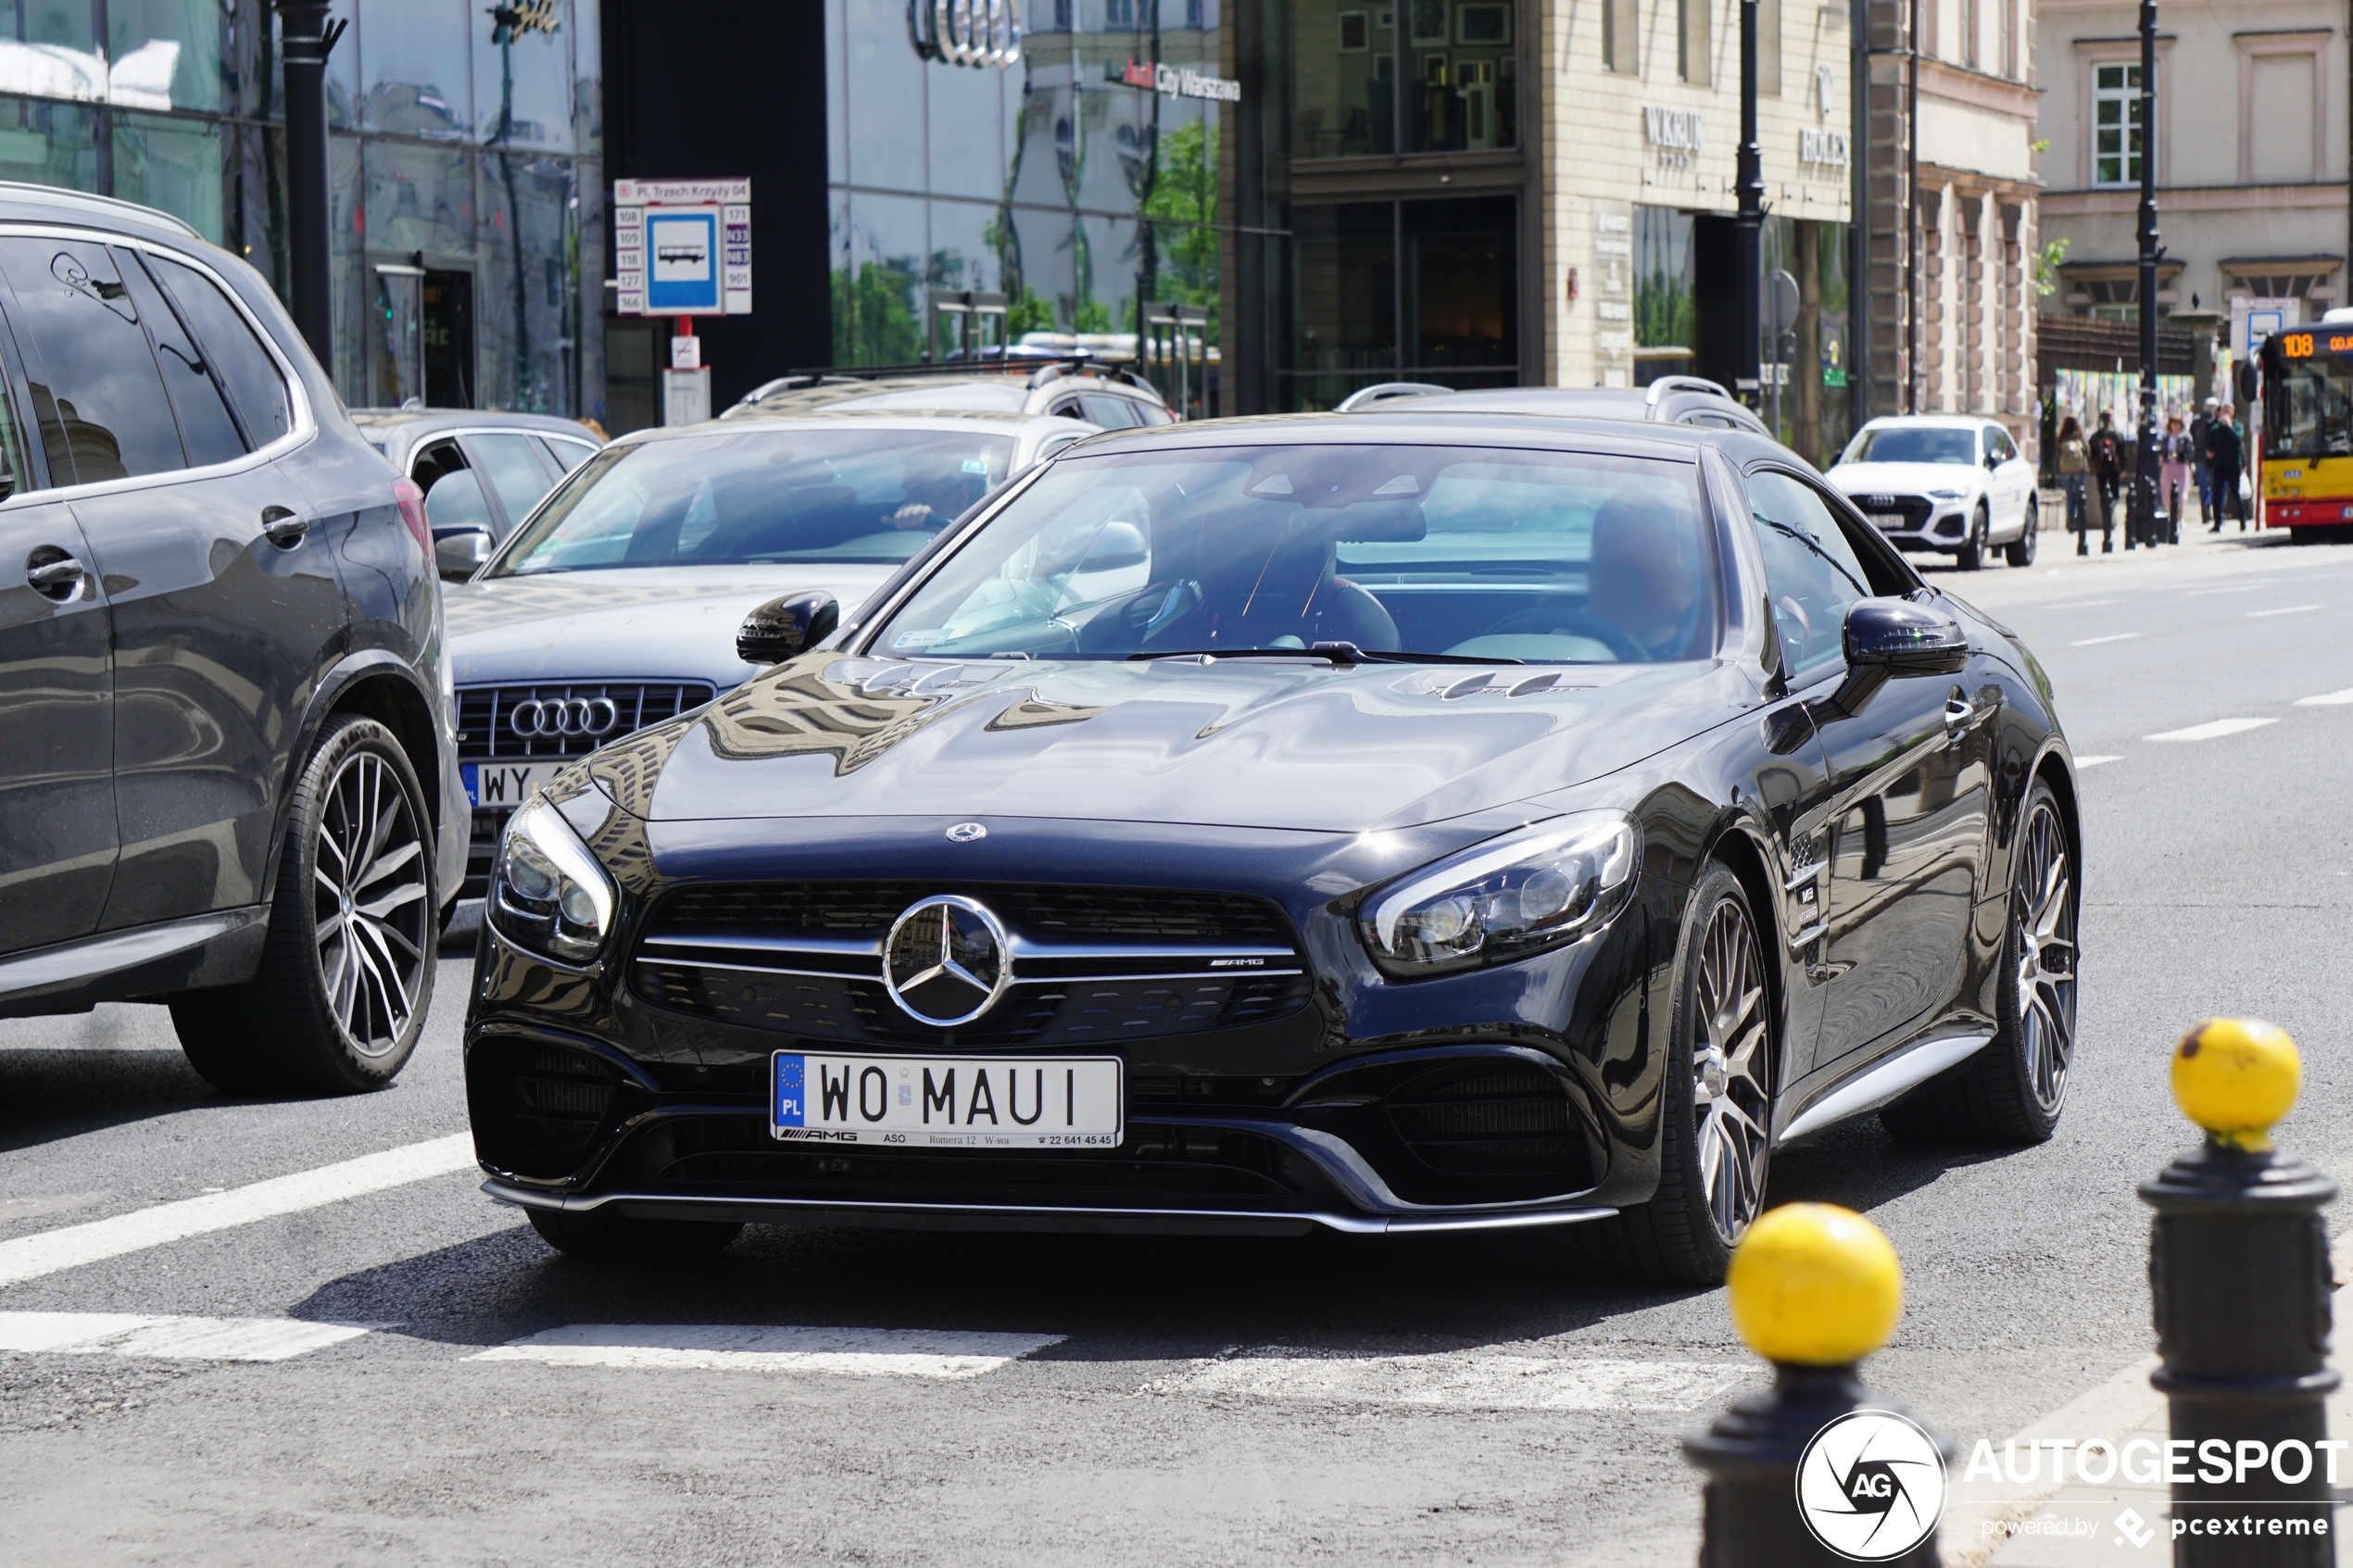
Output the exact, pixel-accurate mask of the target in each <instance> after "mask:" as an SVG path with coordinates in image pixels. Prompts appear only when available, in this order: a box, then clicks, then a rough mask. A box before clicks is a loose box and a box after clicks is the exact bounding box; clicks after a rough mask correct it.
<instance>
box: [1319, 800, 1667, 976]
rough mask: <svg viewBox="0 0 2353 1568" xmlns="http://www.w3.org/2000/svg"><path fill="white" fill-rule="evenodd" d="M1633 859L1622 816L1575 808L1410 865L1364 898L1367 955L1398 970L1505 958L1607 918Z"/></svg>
mask: <svg viewBox="0 0 2353 1568" xmlns="http://www.w3.org/2000/svg"><path fill="white" fill-rule="evenodd" d="M1641 860H1642V834H1641V833H1640V831H1639V830H1637V829H1636V827H1635V826H1634V822H1633V820H1632V819H1631V818H1629V817H1627V816H1625V815H1623V814H1622V813H1620V812H1617V811H1587V812H1580V813H1579V814H1577V815H1575V816H1570V817H1563V818H1559V819H1556V820H1554V821H1553V822H1539V823H1537V824H1536V825H1535V826H1533V827H1527V828H1521V829H1520V830H1519V831H1517V832H1516V833H1508V834H1504V835H1503V836H1501V837H1499V838H1493V839H1490V840H1489V841H1488V842H1486V843H1484V844H1481V845H1479V846H1478V847H1475V848H1471V849H1467V850H1465V851H1464V852H1463V853H1462V854H1459V855H1455V856H1452V857H1449V858H1448V859H1443V860H1440V861H1438V862H1436V863H1435V864H1432V865H1428V866H1425V867H1423V868H1422V869H1421V870H1420V871H1417V872H1411V873H1410V874H1408V875H1407V876H1406V877H1404V878H1403V880H1402V881H1399V882H1397V883H1395V884H1392V885H1390V887H1389V888H1387V889H1385V890H1384V891H1382V892H1380V893H1378V894H1376V895H1374V896H1373V897H1370V898H1368V899H1366V900H1365V904H1364V907H1363V908H1362V909H1360V910H1359V912H1358V914H1357V927H1358V929H1359V930H1360V931H1361V932H1362V933H1363V935H1364V938H1365V947H1368V948H1370V949H1371V950H1372V955H1373V960H1374V961H1375V962H1376V963H1378V965H1379V966H1380V967H1381V968H1382V969H1383V970H1385V971H1388V972H1390V973H1391V974H1394V975H1397V976H1398V977H1400V978H1411V977H1413V976H1416V975H1424V974H1442V973H1447V972H1452V971H1454V970H1462V969H1476V968H1478V967H1479V966H1480V965H1482V964H1492V963H1508V962H1510V961H1511V960H1514V959H1521V958H1526V957H1527V956H1528V955H1529V954H1530V953H1536V952H1541V951H1542V950H1543V949H1545V948H1547V947H1559V946H1560V945H1561V944H1563V943H1565V942H1573V941H1575V940H1576V939H1577V938H1578V937H1579V936H1582V935H1586V934H1587V933H1588V932H1591V931H1593V930H1596V929H1598V928H1599V927H1600V926H1602V925H1603V924H1604V923H1605V922H1608V920H1609V919H1610V917H1611V916H1613V915H1615V914H1617V911H1618V910H1619V909H1623V908H1625V907H1626V900H1627V898H1628V897H1629V895H1630V894H1631V893H1632V892H1633V889H1634V873H1635V871H1636V869H1637V868H1638V866H1639V865H1640V863H1641Z"/></svg>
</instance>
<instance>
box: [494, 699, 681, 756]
mask: <svg viewBox="0 0 2353 1568" xmlns="http://www.w3.org/2000/svg"><path fill="white" fill-rule="evenodd" d="M717 695H718V688H717V687H716V686H713V685H712V684H711V683H710V682H708V681H571V682H561V681H559V682H547V683H542V684H537V685H511V686H460V687H459V688H458V757H459V760H460V761H465V762H478V761H480V762H486V761H494V760H514V761H528V760H530V759H534V758H542V757H544V758H548V759H555V758H560V757H585V756H586V755H587V754H588V753H590V752H592V751H594V750H596V749H597V747H598V746H603V745H605V744H606V743H608V742H610V741H616V740H619V739H620V738H621V737H622V736H623V735H625V734H630V733H632V732H633V731H636V730H642V729H644V728H645V727H646V726H647V725H648V724H659V723H661V721H663V720H665V719H674V718H676V717H677V716H678V715H679V714H681V713H684V712H686V710H687V709H690V708H698V707H700V706H701V705H702V704H704V703H706V702H709V701H710V700H711V698H712V697H713V696H717Z"/></svg>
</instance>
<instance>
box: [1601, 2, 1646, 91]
mask: <svg viewBox="0 0 2353 1568" xmlns="http://www.w3.org/2000/svg"><path fill="white" fill-rule="evenodd" d="M1634 7H1635V0H1602V64H1603V65H1604V67H1606V68H1607V69H1611V70H1614V71H1617V73H1618V74H1620V75H1621V76H1632V75H1634V74H1636V73H1637V72H1638V71H1640V70H1641V69H1642V66H1641V62H1640V61H1638V60H1637V59H1636V58H1635V51H1634V40H1635V38H1636V37H1637V36H1638V34H1639V31H1640V28H1641V19H1640V16H1639V15H1638V13H1637V12H1636V10H1635V8H1634Z"/></svg>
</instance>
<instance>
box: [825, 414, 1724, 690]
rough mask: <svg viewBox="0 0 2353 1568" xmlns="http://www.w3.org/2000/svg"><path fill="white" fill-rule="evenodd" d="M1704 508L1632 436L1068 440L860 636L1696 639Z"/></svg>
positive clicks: (1589, 654)
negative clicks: (1086, 445) (1103, 448)
mask: <svg viewBox="0 0 2353 1568" xmlns="http://www.w3.org/2000/svg"><path fill="white" fill-rule="evenodd" d="M1704 517H1705V511H1704V508H1703V507H1702V505H1701V501H1700V493H1699V483H1698V470H1697V469H1696V467H1695V466H1693V465H1692V464H1690V463H1682V462H1669V461H1663V460H1655V459H1647V458H1604V457H1595V456H1592V455H1589V454H1585V453H1553V452H1531V451H1512V450H1503V449H1489V448H1464V447H1453V446H1411V445H1397V446H1359V445H1334V446H1286V447H1263V446H1252V447H1242V448H1232V447H1229V448H1225V449H1222V450H1219V449H1212V450H1202V449H1199V448H1194V449H1190V450H1186V449H1178V450H1175V451H1163V452H1131V453H1109V454H1104V455H1102V456H1099V457H1076V458H1063V459H1061V460H1060V461H1058V462H1057V463H1056V464H1055V465H1054V466H1053V468H1051V470H1048V471H1047V472H1046V473H1045V474H1043V475H1042V476H1040V478H1039V479H1038V482H1037V483H1034V484H1032V485H1030V486H1029V487H1028V488H1027V489H1026V490H1024V491H1023V492H1022V493H1021V494H1020V495H1017V496H1015V497H1014V498H1013V500H1012V501H1011V502H1010V503H1009V504H1008V505H1007V506H1006V507H1005V508H1004V509H1003V510H1001V511H1000V512H999V513H998V514H997V515H996V516H995V517H994V518H992V519H990V520H989V521H988V524H987V525H986V526H985V527H983V528H982V529H981V530H980V532H979V533H976V534H975V536H974V537H973V538H972V539H970V540H969V541H967V542H966V543H965V544H964V545H963V546H961V547H960V548H959V549H958V550H957V551H956V552H955V553H954V555H953V556H951V557H950V558H948V559H946V560H945V561H944V562H943V563H942V564H941V566H940V568H939V570H938V571H936V572H935V573H933V575H932V576H931V578H930V580H929V581H928V582H926V583H924V585H923V586H922V588H921V589H920V590H919V591H918V592H917V593H916V594H915V595H914V596H912V598H911V599H909V600H908V601H907V603H906V605H905V606H904V607H903V608H900V610H899V611H898V612H897V613H896V614H894V615H893V616H892V617H891V618H890V619H889V620H888V621H887V622H886V623H885V624H884V625H883V626H882V627H881V629H880V631H879V633H878V634H877V635H876V636H875V640H874V642H873V643H872V644H871V645H870V646H872V647H873V649H874V650H875V652H877V653H879V654H884V655H898V656H907V655H919V656H927V657H934V658H946V657H952V658H959V659H969V658H986V657H988V656H990V655H994V654H1000V653H1026V654H1029V655H1031V656H1033V657H1037V658H1050V659H1127V658H1131V657H1134V656H1137V655H1145V656H1151V655H1157V654H1169V653H1184V652H1195V651H1202V650H1214V651H1218V652H1226V651H1229V650H1236V649H1244V648H1256V649H1276V648H1301V649H1305V648H1310V647H1312V646H1314V645H1315V644H1316V643H1318V642H1345V643H1352V644H1354V645H1355V646H1357V647H1358V648H1359V649H1361V650H1363V651H1365V652H1366V653H1387V654H1393V655H1399V656H1403V657H1415V656H1431V655H1438V656H1453V657H1457V658H1464V659H1494V660H1504V659H1518V660H1524V661H1527V662H1531V663H1647V662H1653V661H1657V660H1668V659H1704V658H1705V657H1707V656H1708V655H1709V654H1710V653H1711V652H1712V651H1713V650H1714V647H1715V639H1716V630H1717V592H1716V571H1715V565H1714V555H1713V552H1712V550H1711V548H1710V547H1709V545H1708V531H1707V529H1706V528H1705V525H1704V523H1703V521H1702V520H1703V518H1704Z"/></svg>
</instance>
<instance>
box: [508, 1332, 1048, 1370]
mask: <svg viewBox="0 0 2353 1568" xmlns="http://www.w3.org/2000/svg"><path fill="white" fill-rule="evenodd" d="M1062 1342H1063V1336H1062V1335H1059V1334H986V1333H967V1332H964V1331H963V1330H958V1329H929V1328H794V1327H785V1326H766V1325H761V1324H740V1323H573V1324H570V1325H568V1326H566V1327H563V1328H551V1329H548V1330H547V1331H546V1332H545V1333H542V1334H535V1335H532V1336H530V1337H529V1338H526V1339H517V1340H512V1341H510V1342H509V1343H508V1344H505V1345H501V1346H498V1347H497V1348H495V1349H489V1350H484V1351H482V1352H480V1353H479V1354H477V1355H472V1356H468V1357H467V1358H466V1360H468V1361H541V1362H545V1363H546V1364H547V1365H549V1366H596V1367H635V1368H653V1369H660V1370H668V1371H677V1370H687V1371H708V1372H770V1373H774V1372H824V1373H834V1374H839V1375H842V1376H848V1377H950V1378H962V1377H978V1376H980V1375H981V1374H984V1373H990V1372H994V1371H996V1370H997V1369H998V1368H999V1367H1000V1366H1003V1365H1004V1364H1005V1363H1006V1362H1007V1361H1019V1360H1021V1358H1023V1357H1024V1356H1027V1355H1033V1354H1035V1353H1036V1352H1038V1351H1039V1350H1042V1349H1044V1348H1046V1347H1047V1346H1049V1345H1059V1344H1061V1343H1062Z"/></svg>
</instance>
